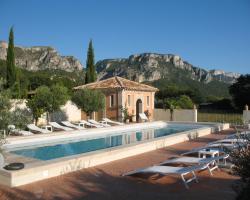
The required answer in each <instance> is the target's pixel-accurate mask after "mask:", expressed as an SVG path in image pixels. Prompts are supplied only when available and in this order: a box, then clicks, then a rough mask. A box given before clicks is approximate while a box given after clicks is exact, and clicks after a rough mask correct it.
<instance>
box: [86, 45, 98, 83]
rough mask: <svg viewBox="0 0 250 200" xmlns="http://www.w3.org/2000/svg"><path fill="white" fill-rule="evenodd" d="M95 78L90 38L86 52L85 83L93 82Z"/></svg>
mask: <svg viewBox="0 0 250 200" xmlns="http://www.w3.org/2000/svg"><path fill="white" fill-rule="evenodd" d="M96 78H97V74H96V69H95V56H94V49H93V45H92V40H90V42H89V47H88V53H87V62H86V76H85V83H92V82H95V81H96Z"/></svg>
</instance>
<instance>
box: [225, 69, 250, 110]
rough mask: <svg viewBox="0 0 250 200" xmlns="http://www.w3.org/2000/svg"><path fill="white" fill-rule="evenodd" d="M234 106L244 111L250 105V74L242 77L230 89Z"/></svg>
mask: <svg viewBox="0 0 250 200" xmlns="http://www.w3.org/2000/svg"><path fill="white" fill-rule="evenodd" d="M229 92H230V94H231V95H232V98H233V102H234V105H235V106H236V107H237V108H238V109H240V110H242V109H244V106H245V105H246V104H247V105H250V95H249V94H250V74H246V75H241V76H240V77H239V78H238V79H237V81H236V82H235V83H234V84H232V85H231V86H230V87H229Z"/></svg>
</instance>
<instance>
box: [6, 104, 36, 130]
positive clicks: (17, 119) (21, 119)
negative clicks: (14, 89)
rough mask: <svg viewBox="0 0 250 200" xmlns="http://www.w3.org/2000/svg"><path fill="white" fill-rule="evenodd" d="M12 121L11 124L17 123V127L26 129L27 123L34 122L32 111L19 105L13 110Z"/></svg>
mask: <svg viewBox="0 0 250 200" xmlns="http://www.w3.org/2000/svg"><path fill="white" fill-rule="evenodd" d="M10 121H11V123H10V124H13V125H15V128H18V129H25V128H26V126H27V124H30V123H31V122H32V115H31V112H30V111H29V110H28V109H27V108H25V109H21V108H18V107H17V108H15V110H14V111H12V112H11V117H10Z"/></svg>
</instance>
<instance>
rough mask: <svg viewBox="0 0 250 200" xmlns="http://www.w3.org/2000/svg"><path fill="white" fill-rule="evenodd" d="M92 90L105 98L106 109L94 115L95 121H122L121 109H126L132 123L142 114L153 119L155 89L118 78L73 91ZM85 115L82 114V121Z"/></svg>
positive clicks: (79, 87) (87, 85)
mask: <svg viewBox="0 0 250 200" xmlns="http://www.w3.org/2000/svg"><path fill="white" fill-rule="evenodd" d="M85 88H87V89H94V90H100V91H102V92H103V93H104V94H105V96H106V108H105V110H104V113H103V112H101V111H100V112H98V113H97V114H96V115H95V118H96V119H97V120H100V119H101V118H102V117H103V116H106V117H108V118H110V119H113V120H118V121H122V119H123V114H122V111H121V108H127V109H128V113H129V115H130V116H134V117H133V119H134V121H135V120H136V121H139V113H142V112H144V113H145V114H147V115H148V117H149V119H153V113H154V112H153V111H154V98H155V92H156V91H158V89H157V88H155V87H152V86H149V85H146V84H141V83H138V82H135V81H131V80H128V79H125V78H121V77H118V76H115V77H112V78H108V79H105V80H101V81H97V82H94V83H90V84H86V85H81V86H77V87H75V88H74V89H77V90H78V89H85ZM83 118H86V114H85V113H82V119H83Z"/></svg>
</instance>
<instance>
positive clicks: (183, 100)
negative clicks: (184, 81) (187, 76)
mask: <svg viewBox="0 0 250 200" xmlns="http://www.w3.org/2000/svg"><path fill="white" fill-rule="evenodd" d="M178 105H179V107H180V108H182V109H192V108H193V107H194V104H193V102H192V100H191V99H190V97H189V96H186V95H181V96H180V97H179V99H178Z"/></svg>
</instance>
